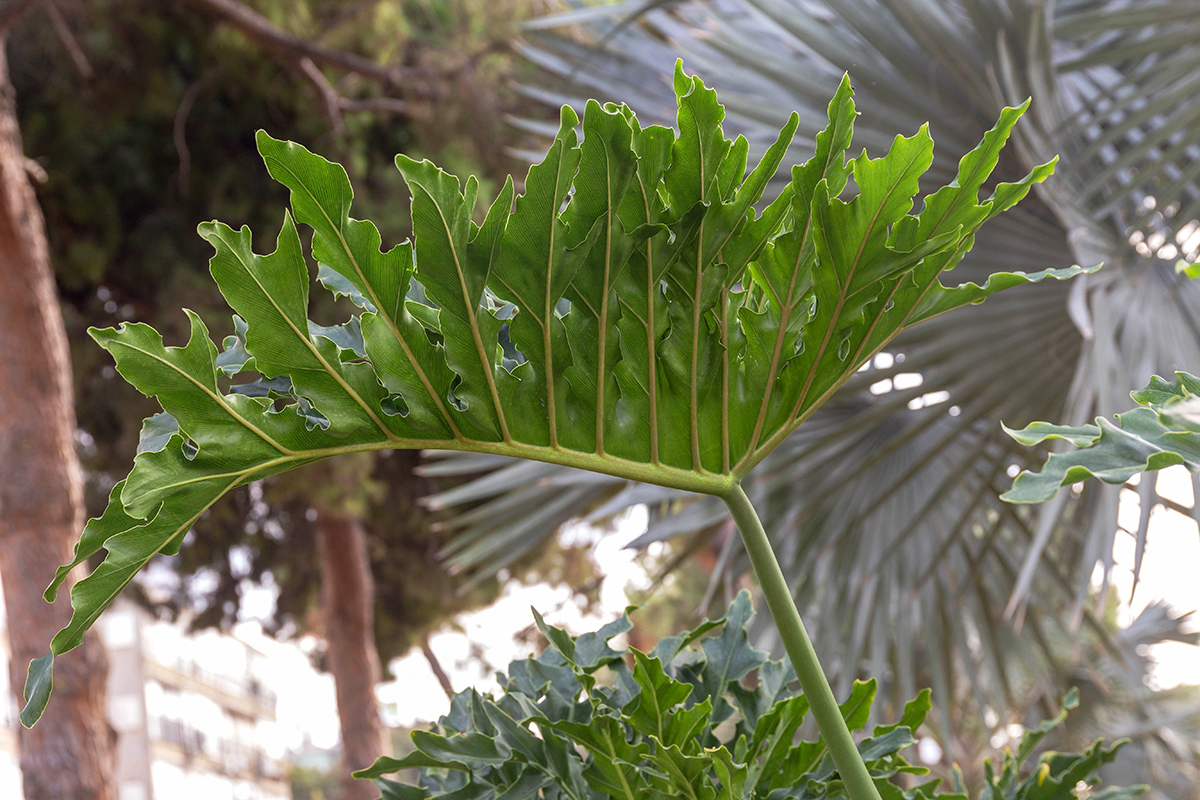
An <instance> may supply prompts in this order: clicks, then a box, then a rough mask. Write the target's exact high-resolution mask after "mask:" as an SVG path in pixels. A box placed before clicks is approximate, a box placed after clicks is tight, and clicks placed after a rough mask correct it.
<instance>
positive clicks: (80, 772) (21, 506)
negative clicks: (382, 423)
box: [0, 38, 116, 800]
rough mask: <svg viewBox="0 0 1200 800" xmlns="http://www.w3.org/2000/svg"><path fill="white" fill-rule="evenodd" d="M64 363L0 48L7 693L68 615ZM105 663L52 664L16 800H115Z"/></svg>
mask: <svg viewBox="0 0 1200 800" xmlns="http://www.w3.org/2000/svg"><path fill="white" fill-rule="evenodd" d="M73 404H74V400H73V397H72V391H71V364H70V357H69V351H68V348H67V335H66V331H65V329H64V328H63V320H62V314H61V312H60V311H59V306H58V299H57V296H56V292H55V286H54V276H53V274H52V272H51V267H50V256H49V251H48V249H47V243H46V232H45V225H44V222H43V219H42V215H41V209H40V207H39V206H38V204H37V198H36V196H35V195H34V193H33V187H32V186H31V185H30V182H29V177H28V175H27V174H26V166H25V158H24V154H23V152H22V149H21V136H20V130H19V128H18V124H17V116H16V100H15V97H14V92H13V88H12V84H11V83H10V81H9V79H8V65H7V60H6V58H5V54H4V43H3V39H2V38H0V575H2V576H3V582H4V602H5V605H6V606H7V610H8V630H9V638H10V640H11V642H12V651H13V655H12V664H11V674H12V689H13V691H14V692H15V693H16V694H17V696H18V697H21V696H22V690H23V684H24V678H25V672H26V668H27V667H28V664H29V661H30V659H32V658H35V657H37V656H40V655H43V654H44V653H45V652H46V651H47V650H48V649H49V644H50V637H51V635H53V633H54V632H55V631H56V630H58V629H59V628H61V627H62V626H63V625H65V624H66V623H67V621H68V619H69V618H70V615H71V609H70V606H69V603H68V602H67V600H66V599H65V595H66V592H63V593H62V595H60V600H59V602H57V603H55V604H54V605H50V604H48V603H46V602H45V601H44V600H42V590H43V589H44V588H45V587H46V585H47V584H49V582H50V579H51V578H53V577H54V570H55V568H56V567H57V566H58V565H59V564H62V563H65V562H66V561H69V560H70V557H71V549H72V546H73V544H74V541H75V539H76V537H77V536H78V534H79V531H80V529H81V528H82V524H83V485H82V475H81V472H80V467H79V460H78V458H77V457H76V455H75V410H74V405H73ZM106 672H107V660H106V658H105V655H104V650H103V647H102V645H101V644H100V642H99V640H98V638H96V636H95V635H94V634H93V635H90V636H88V637H86V638H85V639H84V644H83V645H82V646H81V647H80V648H78V650H76V651H75V652H72V653H71V654H69V655H67V656H64V657H62V658H60V659H58V661H57V663H56V664H55V675H54V682H55V685H54V697H53V699H52V700H51V701H50V705H49V706H48V707H47V709H46V714H45V716H43V717H42V720H41V722H39V723H38V725H37V726H36V727H35V728H34V729H33V730H24V729H22V731H21V733H20V747H21V774H22V777H23V780H24V785H25V797H26V800H115V798H116V787H115V786H114V783H113V771H114V765H115V760H114V759H115V756H114V753H115V750H114V744H115V741H114V739H115V737H114V734H113V732H112V729H111V728H110V727H109V725H108V722H107V720H106V718H105V707H104V683H105V674H106Z"/></svg>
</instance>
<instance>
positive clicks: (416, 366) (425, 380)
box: [264, 157, 464, 441]
mask: <svg viewBox="0 0 1200 800" xmlns="http://www.w3.org/2000/svg"><path fill="white" fill-rule="evenodd" d="M264 160H266V157H264ZM271 161H273V162H274V163H275V164H276V165H278V166H279V168H280V169H281V170H282V171H284V172H287V173H288V174H289V175H291V176H292V179H293V180H294V181H295V183H296V185H297V186H300V187H301V188H302V189H303V190H304V193H305V194H307V195H308V198H309V200H311V201H312V204H313V205H314V206H316V207H317V209H318V210H319V211H320V212H321V216H323V217H325V221H326V222H327V223H329V227H330V229H332V230H333V231H334V232H335V233H336V234H337V237H338V241H339V242H341V244H342V252H343V253H345V254H346V257H347V258H348V259H350V263H351V265H352V266H353V267H354V271H355V272H356V273H357V274H358V277H359V280H361V281H362V284H363V286H365V287H366V289H367V292H368V293H369V294H370V295H371V302H372V303H373V304H374V306H375V308H376V309H377V310H378V311H379V315H380V316H382V317H383V318H384V319H385V320H387V323H388V327H389V328H391V329H392V335H393V336H395V337H396V341H397V342H399V344H400V347H401V349H403V350H404V355H405V357H406V358H408V363H409V364H410V365H411V366H412V368H413V371H414V372H416V373H417V378H418V379H419V380H420V381H421V385H422V386H424V387H425V391H426V392H427V393H428V394H429V397H430V399H432V400H433V402H434V403H435V404H436V405H437V407H438V410H439V411H440V412H441V414H442V417H443V418H444V419H445V420H446V424H447V425H448V426H450V433H451V434H452V435H453V436H454V438H455V439H458V440H460V441H463V440H464V437H463V435H462V432H461V431H460V430H459V428H458V425H456V424H455V422H454V418H453V417H451V416H450V412H449V410H448V409H447V408H446V406H445V405H444V404H443V403H442V400H441V398H440V397H439V396H438V393H437V392H436V391H434V388H433V383H432V381H430V380H429V376H428V375H426V374H425V370H424V368H422V366H421V363H420V361H418V360H417V357H416V356H415V355H414V353H413V351H412V349H411V348H410V347H409V346H408V340H407V339H405V338H404V335H403V334H402V333H401V332H400V326H399V325H398V324H397V322H396V320H395V319H394V318H393V316H392V315H389V314H386V313H384V307H383V304H382V303H381V302H380V300H379V294H378V293H377V292H376V291H375V286H374V285H373V284H372V283H371V281H369V280H368V279H367V276H366V275H365V274H364V273H363V270H362V267H361V266H360V265H359V263H358V259H357V258H356V257H355V256H354V252H353V251H352V250H351V249H350V243H349V242H347V241H346V236H345V234H344V233H343V231H342V226H341V223H337V224H335V223H334V221H333V219H332V218H331V217H330V216H329V214H328V213H326V211H325V207H324V206H323V205H322V204H321V203H320V201H318V200H317V197H316V195H315V194H313V192H312V191H311V190H309V188H308V185H307V184H306V183H305V182H304V180H303V179H302V178H301V177H300V176H299V175H297V174H296V173H295V171H293V170H292V169H291V168H290V167H288V166H287V165H286V164H284V163H282V162H281V161H280V160H279V159H277V158H272V159H271ZM347 219H349V215H347ZM403 304H404V298H403V297H400V298H398V299H397V309H396V312H395V313H396V314H397V315H398V314H399V313H400V311H401V308H403Z"/></svg>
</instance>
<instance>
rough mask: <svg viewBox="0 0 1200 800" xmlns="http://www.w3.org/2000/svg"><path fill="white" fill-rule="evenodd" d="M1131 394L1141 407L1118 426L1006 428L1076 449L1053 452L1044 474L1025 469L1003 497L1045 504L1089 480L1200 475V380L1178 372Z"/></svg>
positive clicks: (1026, 438)
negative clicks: (1177, 469)
mask: <svg viewBox="0 0 1200 800" xmlns="http://www.w3.org/2000/svg"><path fill="white" fill-rule="evenodd" d="M1132 396H1133V399H1134V400H1135V401H1137V402H1138V403H1139V404H1140V407H1138V408H1134V409H1132V410H1130V411H1126V412H1125V413H1122V414H1118V415H1117V423H1116V424H1114V423H1113V422H1112V421H1110V420H1108V419H1105V418H1103V417H1097V418H1096V424H1095V425H1081V426H1065V425H1052V424H1050V423H1047V422H1034V423H1032V424H1031V425H1029V426H1027V427H1025V428H1023V429H1022V430H1019V431H1014V430H1010V429H1008V428H1005V431H1007V432H1008V434H1009V435H1010V436H1012V437H1013V438H1014V439H1016V440H1017V441H1018V442H1020V443H1021V444H1023V445H1025V446H1027V447H1032V446H1035V445H1039V444H1042V443H1043V442H1045V441H1048V440H1051V439H1059V440H1063V441H1066V442H1069V443H1070V444H1071V445H1073V446H1074V447H1076V448H1077V449H1075V450H1072V451H1068V452H1059V453H1051V454H1050V457H1049V458H1048V459H1047V460H1046V463H1045V465H1044V466H1043V467H1042V469H1041V471H1040V472H1030V471H1029V470H1024V471H1022V472H1021V473H1020V474H1019V475H1018V476H1017V478H1016V480H1015V481H1013V486H1012V488H1011V489H1009V490H1008V491H1007V492H1005V493H1004V494H1003V495H1001V499H1003V500H1007V501H1008V502H1010V503H1040V502H1043V501H1045V500H1049V499H1050V498H1051V497H1053V496H1054V495H1055V493H1056V492H1057V491H1058V489H1059V487H1060V486H1066V485H1068V484H1072V483H1078V482H1080V481H1083V480H1086V479H1088V478H1099V479H1100V480H1102V481H1104V482H1105V483H1112V484H1118V485H1119V484H1123V483H1125V482H1126V481H1127V480H1129V479H1130V478H1132V477H1133V476H1134V475H1137V474H1139V473H1142V472H1146V471H1149V470H1158V469H1164V468H1166V467H1171V466H1176V465H1180V466H1183V467H1184V468H1186V469H1187V470H1188V471H1189V472H1193V473H1200V378H1197V377H1196V376H1194V375H1189V374H1188V373H1186V372H1177V373H1176V374H1175V380H1173V381H1167V380H1165V379H1163V378H1160V377H1158V376H1157V375H1155V376H1154V377H1153V378H1151V380H1150V384H1149V385H1148V386H1146V388H1144V389H1141V390H1139V391H1136V392H1133V395H1132Z"/></svg>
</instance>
